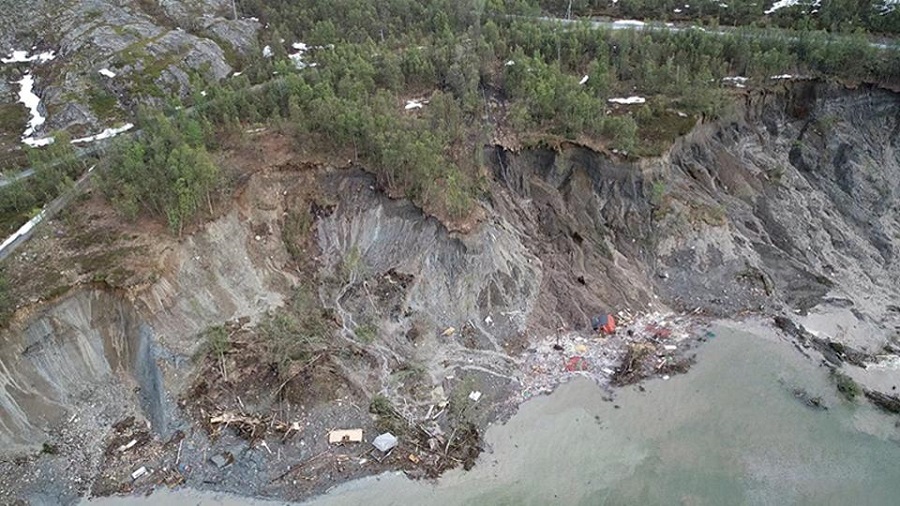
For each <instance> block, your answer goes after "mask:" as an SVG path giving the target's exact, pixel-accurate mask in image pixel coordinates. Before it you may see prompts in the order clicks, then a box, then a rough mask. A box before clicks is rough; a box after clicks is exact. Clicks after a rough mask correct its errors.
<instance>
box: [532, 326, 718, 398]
mask: <svg viewBox="0 0 900 506" xmlns="http://www.w3.org/2000/svg"><path fill="white" fill-rule="evenodd" d="M617 319H618V327H617V328H616V330H615V332H614V333H612V334H610V335H605V336H601V335H600V334H594V335H589V336H585V335H582V334H580V333H576V332H571V333H568V334H560V335H558V336H549V337H546V338H544V339H543V340H542V341H540V342H538V343H537V344H535V345H534V346H532V347H531V348H529V353H528V354H527V356H526V357H525V359H524V361H523V364H522V368H523V372H524V374H523V380H522V389H521V393H520V395H519V398H518V399H516V401H517V402H521V401H523V400H526V399H528V398H530V397H533V396H535V395H539V394H542V393H548V392H550V391H552V390H553V389H554V388H555V387H556V386H557V385H559V384H560V383H563V382H565V381H568V380H570V379H571V378H573V377H575V376H583V377H587V378H590V379H591V380H593V381H595V382H597V383H598V384H600V385H610V384H613V385H626V384H631V383H635V382H637V381H640V380H641V379H644V378H646V377H650V376H653V375H658V376H660V377H662V376H665V375H671V374H678V373H683V372H685V371H687V369H688V368H689V367H690V365H691V363H692V359H690V358H685V357H682V356H679V355H678V352H679V350H682V351H684V350H686V349H687V348H688V347H687V346H679V344H680V343H683V342H685V341H687V340H688V339H690V338H692V337H696V338H702V337H703V336H704V334H702V333H700V332H699V330H700V327H701V326H702V325H704V324H705V323H704V322H703V321H702V320H701V319H700V318H699V317H697V316H695V315H688V314H684V313H682V314H680V315H679V314H675V313H658V312H653V313H646V314H638V315H632V314H631V313H630V312H629V311H622V312H620V313H619V314H618V316H617ZM707 337H708V336H707Z"/></svg>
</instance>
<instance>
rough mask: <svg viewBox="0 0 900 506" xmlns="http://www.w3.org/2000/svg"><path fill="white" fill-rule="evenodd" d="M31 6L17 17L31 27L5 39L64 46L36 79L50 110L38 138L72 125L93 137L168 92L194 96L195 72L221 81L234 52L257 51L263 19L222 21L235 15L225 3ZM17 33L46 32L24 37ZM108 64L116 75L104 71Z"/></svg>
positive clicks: (14, 44) (102, 1) (173, 0)
mask: <svg viewBox="0 0 900 506" xmlns="http://www.w3.org/2000/svg"><path fill="white" fill-rule="evenodd" d="M7 3H12V4H16V3H21V2H17V1H15V0H7ZM21 8H25V7H24V5H23V6H19V7H16V6H15V5H11V6H9V8H8V9H4V10H5V11H6V12H5V14H0V16H2V18H0V26H6V25H12V24H14V21H15V19H13V18H21V16H18V15H17V14H16V15H14V14H13V13H15V12H21ZM27 8H28V10H29V11H30V12H35V13H36V14H37V15H35V16H32V17H31V18H21V19H18V21H19V23H20V24H24V25H27V26H24V27H23V26H19V27H17V30H12V31H8V32H4V35H2V36H0V43H3V44H4V45H5V46H9V48H10V49H11V48H19V49H27V48H30V47H31V46H32V45H35V44H38V45H39V46H40V47H42V48H43V47H47V48H49V49H54V50H56V51H57V54H58V56H57V58H56V60H54V61H53V62H52V63H50V64H44V65H43V66H42V68H41V72H40V73H39V74H38V78H37V83H36V89H38V90H40V96H41V98H42V100H43V102H44V106H45V107H46V108H47V111H48V118H47V122H46V124H45V125H44V127H43V131H42V132H38V135H41V134H46V133H49V132H52V131H54V130H58V129H71V128H73V127H77V128H75V130H74V133H76V134H86V133H93V132H94V131H96V130H100V129H102V128H106V127H110V126H115V125H113V124H111V123H120V122H122V118H123V117H127V115H128V113H130V112H131V110H133V108H134V107H136V106H137V105H138V104H148V105H159V104H158V103H159V101H160V97H162V96H165V95H167V94H169V93H175V94H177V95H180V96H182V97H186V96H188V95H189V94H190V92H191V83H190V79H189V76H190V75H191V73H192V72H198V73H199V74H200V75H201V77H202V78H203V79H204V80H206V81H208V82H212V81H217V80H220V79H222V78H224V77H227V76H228V75H229V74H231V72H232V67H231V65H232V64H233V63H234V62H229V61H228V55H229V54H231V55H249V54H255V53H257V52H258V51H257V49H258V48H257V46H258V44H257V41H256V36H257V32H258V30H259V23H258V22H256V21H252V20H237V21H235V20H231V19H225V18H223V17H222V16H229V17H232V16H233V13H232V11H231V2H230V1H226V0H202V1H201V0H168V1H162V2H160V3H159V4H156V5H155V6H154V4H152V3H140V2H134V1H123V0H85V1H80V2H72V1H69V2H41V1H38V2H33V3H29V5H28V7H27ZM46 19H52V20H53V23H52V27H50V26H45V25H46V21H45V20H46ZM17 33H18V34H22V33H32V34H34V33H37V34H46V36H45V37H44V38H42V39H40V40H34V39H33V37H34V36H33V35H32V36H31V37H32V38H29V39H28V40H25V36H23V35H17ZM219 44H222V47H220V45H219ZM103 68H106V69H109V70H110V71H112V72H114V73H115V74H116V76H115V77H112V78H110V77H105V76H101V75H100V74H99V73H98V71H99V70H100V69H103ZM112 99H114V103H115V106H114V107H110V105H109V104H110V101H111V100H112ZM98 104H104V105H103V107H100V106H99V105H98Z"/></svg>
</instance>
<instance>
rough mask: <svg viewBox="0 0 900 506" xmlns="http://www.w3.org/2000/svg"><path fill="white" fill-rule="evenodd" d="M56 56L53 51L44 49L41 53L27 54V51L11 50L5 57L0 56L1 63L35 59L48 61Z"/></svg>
mask: <svg viewBox="0 0 900 506" xmlns="http://www.w3.org/2000/svg"><path fill="white" fill-rule="evenodd" d="M55 58H56V52H55V51H45V52H43V53H39V54H34V55H31V56H28V51H13V52H12V53H10V54H9V56H7V57H6V58H0V62H3V63H28V62H33V61H37V62H38V63H44V62H48V61H50V60H53V59H55Z"/></svg>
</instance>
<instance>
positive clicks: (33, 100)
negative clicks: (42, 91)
mask: <svg viewBox="0 0 900 506" xmlns="http://www.w3.org/2000/svg"><path fill="white" fill-rule="evenodd" d="M17 83H18V84H19V86H20V89H19V102H22V103H23V104H25V107H27V108H28V111H29V112H30V113H31V119H29V120H28V128H26V129H25V133H23V134H22V137H23V138H26V137H31V135H32V134H33V133H34V131H35V130H36V129H37V128H38V127H39V126H41V125H43V124H44V121H46V120H47V118H45V117H43V116H41V112H40V111H39V110H38V108H39V106H40V105H41V97H39V96H37V95H35V94H34V76H32V75H31V74H25V75H24V76H22V79H21V80H19V81H17Z"/></svg>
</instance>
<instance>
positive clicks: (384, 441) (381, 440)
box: [372, 432, 397, 453]
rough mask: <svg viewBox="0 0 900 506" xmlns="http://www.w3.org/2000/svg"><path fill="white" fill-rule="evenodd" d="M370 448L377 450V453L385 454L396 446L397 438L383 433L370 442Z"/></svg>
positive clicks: (388, 433)
mask: <svg viewBox="0 0 900 506" xmlns="http://www.w3.org/2000/svg"><path fill="white" fill-rule="evenodd" d="M372 446H374V447H375V448H378V451H380V452H382V453H387V452H389V451H391V450H393V449H394V448H395V447H396V446H397V436H395V435H393V434H391V433H390V432H385V433H384V434H381V435H380V436H378V437H376V438H375V439H374V440H373V441H372Z"/></svg>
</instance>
